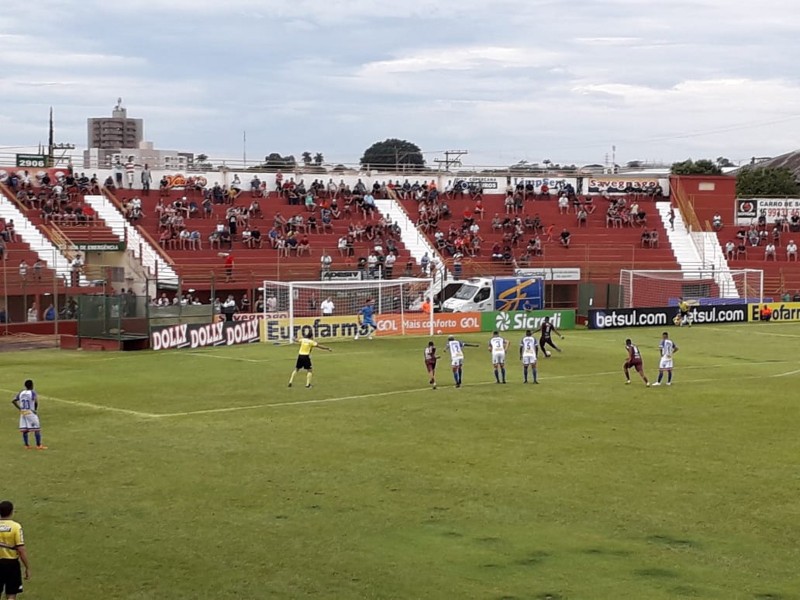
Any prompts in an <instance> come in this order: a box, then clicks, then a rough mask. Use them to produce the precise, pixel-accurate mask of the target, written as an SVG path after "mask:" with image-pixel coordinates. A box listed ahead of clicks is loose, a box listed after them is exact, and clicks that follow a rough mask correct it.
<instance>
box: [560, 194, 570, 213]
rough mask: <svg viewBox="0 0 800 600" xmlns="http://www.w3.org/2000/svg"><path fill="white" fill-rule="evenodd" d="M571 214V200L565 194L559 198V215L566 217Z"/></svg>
mask: <svg viewBox="0 0 800 600" xmlns="http://www.w3.org/2000/svg"><path fill="white" fill-rule="evenodd" d="M568 212H569V198H567V196H566V195H565V194H561V195H560V196H559V197H558V213H559V214H562V215H565V214H567V213H568Z"/></svg>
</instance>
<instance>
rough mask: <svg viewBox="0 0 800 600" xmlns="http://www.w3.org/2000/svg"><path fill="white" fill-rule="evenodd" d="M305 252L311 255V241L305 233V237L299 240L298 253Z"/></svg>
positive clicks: (300, 254) (299, 254)
mask: <svg viewBox="0 0 800 600" xmlns="http://www.w3.org/2000/svg"><path fill="white" fill-rule="evenodd" d="M303 254H308V255H309V256H310V255H311V242H310V241H309V240H308V235H306V234H303V237H301V238H300V239H299V240H298V242H297V255H298V256H302V255H303Z"/></svg>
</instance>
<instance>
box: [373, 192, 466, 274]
mask: <svg viewBox="0 0 800 600" xmlns="http://www.w3.org/2000/svg"><path fill="white" fill-rule="evenodd" d="M375 206H377V207H378V210H379V211H380V212H381V213H383V214H384V215H386V216H387V217H388V219H389V220H390V221H392V222H393V223H397V225H398V226H399V227H400V235H401V239H402V241H403V244H404V245H405V247H406V248H408V252H409V254H411V257H412V258H413V259H414V260H415V261H417V264H419V263H420V261H421V260H422V257H423V256H424V255H425V253H427V254H428V257H429V258H433V257H434V256H439V254H438V253H437V252H436V249H435V248H434V247H433V244H431V243H430V242H429V241H428V238H427V237H426V236H425V234H423V233H422V232H421V231H420V230H419V229H417V226H416V224H415V223H414V221H412V220H411V218H410V217H409V216H408V213H407V212H406V209H405V208H403V206H402V205H401V204H400V203H399V202H397V201H396V200H392V199H391V198H390V199H387V200H377V199H376V200H375ZM431 277H433V285H434V289H440V288H441V287H442V286H443V285H444V283H445V281H446V280H447V279H452V278H453V275H452V274H451V273H450V272H449V270H448V269H447V267H445V266H444V264H441V261H440V266H439V268H438V269H437V272H436V273H431Z"/></svg>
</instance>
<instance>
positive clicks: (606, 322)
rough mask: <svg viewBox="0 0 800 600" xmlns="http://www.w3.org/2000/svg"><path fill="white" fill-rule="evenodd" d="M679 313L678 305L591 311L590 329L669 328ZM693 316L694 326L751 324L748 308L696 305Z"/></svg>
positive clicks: (733, 305) (735, 305) (732, 305)
mask: <svg viewBox="0 0 800 600" xmlns="http://www.w3.org/2000/svg"><path fill="white" fill-rule="evenodd" d="M678 312H679V311H678V307H676V306H665V307H661V308H612V309H608V310H603V309H590V310H589V322H588V326H589V329H621V328H624V327H653V326H667V325H672V324H673V322H674V319H675V317H676V316H677V315H678ZM689 314H690V316H691V319H692V323H693V324H702V323H743V322H746V321H747V305H746V304H728V305H725V306H693V307H692V308H691V311H690V312H689Z"/></svg>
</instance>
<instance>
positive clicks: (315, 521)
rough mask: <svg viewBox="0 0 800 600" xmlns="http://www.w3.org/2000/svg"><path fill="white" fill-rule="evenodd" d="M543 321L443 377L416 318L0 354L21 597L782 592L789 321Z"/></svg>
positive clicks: (792, 470)
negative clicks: (666, 373)
mask: <svg viewBox="0 0 800 600" xmlns="http://www.w3.org/2000/svg"><path fill="white" fill-rule="evenodd" d="M669 331H670V334H671V337H672V339H673V340H674V341H675V342H676V343H677V344H678V346H679V348H680V350H679V352H678V353H677V355H676V357H675V375H674V385H673V386H671V387H666V386H662V387H657V388H646V387H645V386H644V384H643V383H642V382H641V380H640V379H639V378H638V376H636V375H635V373H631V376H632V377H631V378H632V384H631V385H625V379H624V376H623V374H622V367H621V365H622V362H623V361H624V359H625V356H626V353H625V349H624V346H623V342H624V339H625V338H626V337H631V338H632V339H633V341H634V342H635V343H636V344H638V345H639V347H640V349H641V350H642V353H643V356H644V365H645V371H646V373H647V375H648V377H650V379H651V381H655V378H656V376H657V373H658V371H657V366H658V351H657V346H658V342H659V340H660V335H661V329H629V330H614V331H592V332H589V331H575V332H565V335H566V339H565V340H563V341H561V340H558V339H556V340H555V341H556V343H558V344H559V345H561V346H562V348H563V349H564V352H563V353H562V354H554V356H553V357H552V358H549V359H545V358H541V359H540V361H539V377H540V381H541V383H540V385H538V386H534V385H530V384H529V385H523V384H522V383H521V382H522V367H521V366H520V362H519V360H518V349H517V348H518V344H519V341H520V339H521V337H522V332H513V333H508V334H505V335H506V337H508V338H509V340H510V341H511V346H510V351H509V357H508V358H509V360H508V382H509V383H508V384H507V385H497V384H495V383H494V377H493V374H492V369H491V364H490V355H489V352H488V351H487V349H486V342H487V341H488V339H489V337H490V335H489V334H482V335H470V336H465V337H464V338H463V339H464V340H465V341H470V342H477V343H480V344H481V347H480V348H466V349H465V355H466V360H465V366H464V387H462V388H461V389H455V388H454V386H453V379H452V376H451V373H450V369H449V360H448V358H447V356H446V354H445V353H444V345H445V341H446V337H444V336H437V337H436V338H435V339H436V343H437V346H438V347H439V354H440V355H441V356H442V359H441V360H440V362H439V367H438V373H437V375H438V382H439V389H437V390H435V391H434V390H431V389H430V386H428V385H427V375H426V372H425V368H424V365H423V360H422V356H423V348H424V346H425V343H426V341H427V338H390V339H387V338H381V339H375V340H372V341H368V340H360V341H358V342H341V343H334V344H332V347H333V349H334V351H333V352H332V353H330V354H329V353H326V352H320V351H315V352H314V355H313V360H314V367H315V375H314V382H313V383H314V387H313V388H311V389H306V388H305V387H303V386H304V383H305V377H304V374H302V373H301V374H300V375H298V378H297V379H296V380H295V386H294V387H293V388H291V389H288V388H287V385H286V383H287V380H288V376H289V374H290V372H291V370H292V367H293V365H294V361H295V357H296V353H297V346H272V345H266V344H257V345H252V346H239V347H234V348H223V349H213V350H209V349H204V350H198V351H170V352H142V353H131V354H105V353H81V352H59V351H27V352H19V353H4V354H3V355H2V358H3V360H2V364H0V373H2V382H3V383H2V392H3V393H4V394H5V395H6V397H7V398H8V400H10V399H11V397H12V396H13V394H14V393H16V392H17V391H18V390H19V389H20V388H21V387H22V382H23V380H24V379H26V378H29V377H30V378H32V379H33V380H34V381H35V384H36V389H37V390H38V392H39V394H40V396H41V405H42V408H41V411H40V416H41V419H42V427H43V434H44V442H45V444H47V445H48V446H49V450H47V451H45V452H37V451H25V450H23V448H22V446H21V441H20V438H19V434H18V433H17V432H16V426H17V415H16V413H15V411H14V410H13V407H11V405H10V403H9V404H7V406H6V408H5V409H4V410H3V411H0V425H2V432H3V434H2V438H0V439H1V440H2V441H0V444H2V451H3V456H4V461H3V464H4V469H3V472H4V473H5V477H4V480H3V483H4V485H3V490H2V492H0V496H3V497H4V498H8V499H10V500H12V501H13V502H14V503H15V504H16V505H17V513H16V517H17V519H18V520H19V521H20V522H22V524H23V526H24V527H25V534H26V541H27V547H28V552H29V555H30V557H31V561H32V575H33V578H32V580H31V581H30V582H29V583H27V584H26V593H25V594H24V597H25V598H26V599H28V600H37V599H42V600H71V599H73V598H74V599H76V600H77V599H83V598H102V599H103V600H112V599H125V600H128V599H133V598H167V599H170V600H183V599H186V600H189V599H195V598H223V599H234V598H235V599H253V600H258V599H265V598H281V599H282V598H286V599H304V598H326V599H327V598H331V599H350V598H354V599H356V598H365V599H366V598H370V599H390V598H392V599H395V598H396V599H403V600H406V599H413V598H424V599H428V598H430V599H437V598H441V599H448V600H451V599H461V598H465V599H466V598H469V599H472V598H487V599H501V598H505V599H508V600H511V599H519V600H522V599H526V600H527V599H538V600H544V599H550V600H559V599H560V600H565V599H568V598H569V599H583V598H587V599H605V598H609V599H620V598H630V599H643V600H658V599H661V598H664V599H666V598H681V597H691V598H719V599H725V600H731V599H739V598H741V599H753V600H755V599H760V600H766V599H767V598H769V599H772V600H778V599H782V600H788V599H790V598H800V573H798V568H797V565H798V560H799V559H800V546H799V545H798V542H797V540H798V539H800V502H798V493H799V492H800V468H798V457H800V435H799V434H798V432H800V407H799V406H798V401H797V400H798V382H800V354H798V347H800V344H799V342H800V326H795V325H787V324H781V325H779V324H777V323H769V324H749V325H730V326H696V327H693V328H691V329H689V328H677V327H671V328H670V329H669Z"/></svg>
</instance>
